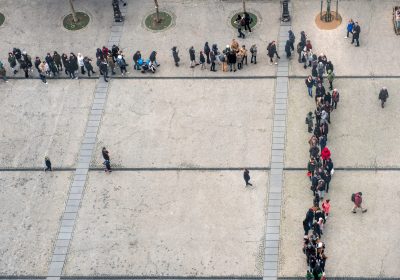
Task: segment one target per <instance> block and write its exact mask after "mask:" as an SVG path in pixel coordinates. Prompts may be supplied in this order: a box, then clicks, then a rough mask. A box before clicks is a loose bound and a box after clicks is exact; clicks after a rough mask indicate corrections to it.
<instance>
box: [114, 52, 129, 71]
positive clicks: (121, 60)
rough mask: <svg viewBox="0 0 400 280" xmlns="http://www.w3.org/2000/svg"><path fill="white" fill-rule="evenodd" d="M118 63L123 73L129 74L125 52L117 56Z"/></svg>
mask: <svg viewBox="0 0 400 280" xmlns="http://www.w3.org/2000/svg"><path fill="white" fill-rule="evenodd" d="M116 62H117V64H118V66H119V69H120V70H121V75H122V76H123V75H125V74H128V73H129V72H128V71H127V70H126V62H125V59H124V56H123V54H122V53H121V52H120V54H119V55H118V56H117V61H116Z"/></svg>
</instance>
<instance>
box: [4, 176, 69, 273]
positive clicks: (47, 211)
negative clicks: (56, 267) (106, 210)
mask: <svg viewBox="0 0 400 280" xmlns="http://www.w3.org/2000/svg"><path fill="white" fill-rule="evenodd" d="M71 176H72V172H62V173H44V172H43V173H37V172H19V173H14V172H1V174H0V185H1V188H0V201H1V203H0V228H1V229H2V230H1V231H0V240H1V243H0V256H1V257H0V259H1V261H0V277H1V276H4V275H46V273H47V266H48V263H49V261H50V259H51V251H52V247H53V244H54V242H55V238H56V234H57V230H58V221H59V220H60V217H61V214H62V210H63V208H64V202H65V199H66V196H67V188H65V186H67V185H68V184H69V183H70V180H71Z"/></svg>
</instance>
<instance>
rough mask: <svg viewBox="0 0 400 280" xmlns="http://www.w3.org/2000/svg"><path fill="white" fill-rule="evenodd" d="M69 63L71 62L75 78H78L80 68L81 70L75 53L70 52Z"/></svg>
mask: <svg viewBox="0 0 400 280" xmlns="http://www.w3.org/2000/svg"><path fill="white" fill-rule="evenodd" d="M69 64H70V68H71V71H72V72H73V73H74V78H75V79H78V76H77V74H78V70H79V64H78V58H77V57H76V55H75V54H74V53H70V56H69ZM75 75H76V76H75Z"/></svg>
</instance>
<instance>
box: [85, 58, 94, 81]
mask: <svg viewBox="0 0 400 280" xmlns="http://www.w3.org/2000/svg"><path fill="white" fill-rule="evenodd" d="M91 61H92V60H91V59H90V58H88V57H87V56H85V57H84V58H83V65H85V68H86V71H87V73H88V77H90V72H92V73H93V74H94V73H96V72H94V71H93V66H92V64H91Z"/></svg>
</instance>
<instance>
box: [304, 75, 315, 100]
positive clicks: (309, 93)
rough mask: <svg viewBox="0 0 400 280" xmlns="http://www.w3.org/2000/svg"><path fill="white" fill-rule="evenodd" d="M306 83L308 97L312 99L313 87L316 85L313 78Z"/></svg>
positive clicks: (309, 77)
mask: <svg viewBox="0 0 400 280" xmlns="http://www.w3.org/2000/svg"><path fill="white" fill-rule="evenodd" d="M305 82H306V86H307V90H308V95H309V96H310V97H312V89H313V86H314V85H315V81H314V79H313V78H312V77H311V76H308V77H307V79H306V81H305Z"/></svg>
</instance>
